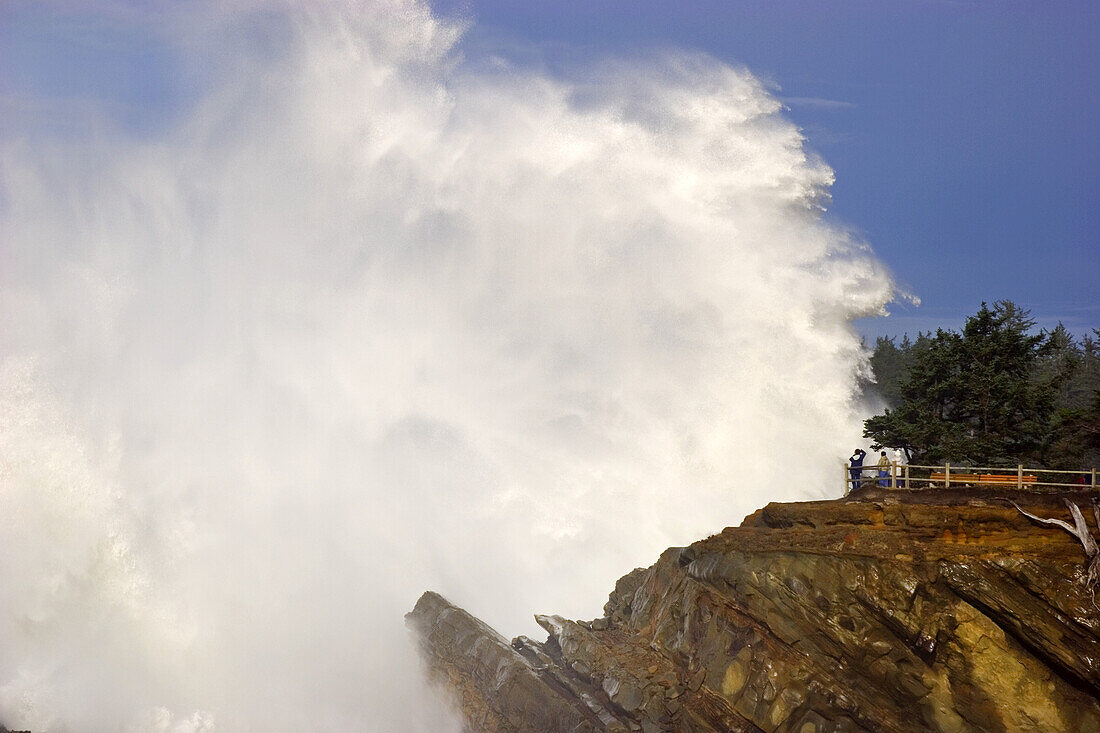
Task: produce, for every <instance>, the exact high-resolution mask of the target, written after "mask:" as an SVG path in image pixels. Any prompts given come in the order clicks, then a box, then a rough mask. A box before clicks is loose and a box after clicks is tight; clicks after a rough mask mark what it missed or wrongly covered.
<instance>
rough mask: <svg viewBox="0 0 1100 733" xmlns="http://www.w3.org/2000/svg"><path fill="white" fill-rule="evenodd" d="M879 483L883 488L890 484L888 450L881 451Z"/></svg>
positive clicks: (879, 457)
mask: <svg viewBox="0 0 1100 733" xmlns="http://www.w3.org/2000/svg"><path fill="white" fill-rule="evenodd" d="M872 447H874V446H872ZM878 485H879V488H881V489H885V488H886V487H887V486H889V485H890V459H889V458H887V457H886V451H880V452H879V456H878Z"/></svg>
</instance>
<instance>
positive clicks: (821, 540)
mask: <svg viewBox="0 0 1100 733" xmlns="http://www.w3.org/2000/svg"><path fill="white" fill-rule="evenodd" d="M998 497H1001V498H998ZM1074 498H1075V499H1076V500H1077V501H1079V502H1081V505H1082V506H1085V505H1087V503H1088V501H1089V497H1084V496H1078V497H1074ZM1009 499H1011V500H1014V501H1016V502H1017V503H1019V504H1020V505H1021V506H1022V507H1025V508H1027V509H1028V511H1031V512H1033V513H1035V514H1038V515H1041V516H1048V517H1049V516H1059V517H1061V516H1063V515H1064V514H1065V509H1064V506H1063V505H1062V504H1061V499H1062V496H1061V495H1060V496H1040V495H1034V494H1023V495H1019V494H1016V493H1014V492H1000V493H999V494H998V495H997V496H993V495H988V494H987V495H979V494H975V493H966V492H961V491H925V492H912V493H908V492H887V491H879V492H867V493H865V494H864V495H862V496H860V497H858V498H852V499H849V500H843V501H832V502H807V503H797V504H770V505H768V506H767V507H765V508H764V509H762V510H760V511H758V512H756V513H755V514H753V515H751V516H750V517H748V518H747V519H746V520H745V522H744V523H743V524H742V525H741V526H740V527H737V528H729V529H726V530H724V531H723V532H722V533H720V534H718V535H715V536H713V537H710V538H707V539H705V540H702V541H700V542H697V543H695V544H693V545H691V546H690V547H687V548H671V549H669V550H667V551H665V553H663V554H662V555H661V557H660V559H659V560H658V561H657V562H656V563H655V564H654V565H653V566H651V567H649V568H647V569H639V570H635V571H633V572H632V573H630V574H628V575H626V576H624V577H623V578H622V579H621V580H620V581H619V582H618V583H617V584H616V587H615V589H614V591H613V592H612V593H611V596H610V599H609V600H608V603H607V605H606V606H605V608H604V617H603V618H601V619H597V620H595V621H592V622H575V621H570V620H567V619H563V618H560V617H558V616H537V617H536V620H537V621H538V623H539V624H540V625H541V626H542V627H543V628H545V629H546V630H547V632H548V639H547V640H546V641H545V642H542V643H539V642H536V641H533V640H531V639H527V638H525V637H520V638H518V639H516V640H515V641H513V642H511V643H509V642H507V641H505V640H504V639H503V638H501V637H500V636H499V635H497V634H496V633H495V632H494V631H492V630H491V629H489V628H488V627H487V626H485V625H484V624H482V623H481V622H480V621H477V619H474V618H473V617H471V616H469V614H466V613H465V612H464V611H462V610H461V609H458V608H455V607H454V606H452V605H451V604H449V603H448V602H447V601H445V600H444V599H442V598H441V597H439V596H438V595H435V594H432V593H428V594H425V595H424V597H423V598H421V600H420V602H418V603H417V607H416V609H414V611H413V612H412V613H410V614H409V616H408V621H409V625H410V626H411V627H412V628H413V629H414V630H415V631H416V632H417V634H418V636H419V639H420V642H421V648H422V649H423V651H424V655H425V659H426V660H427V661H428V666H429V668H430V669H431V670H432V671H433V674H434V675H435V676H436V677H437V678H438V679H440V680H442V681H443V682H444V684H445V686H446V687H448V688H449V689H450V690H451V692H452V693H453V694H454V695H455V697H456V699H457V701H458V703H459V706H460V708H461V710H462V712H463V714H464V716H465V718H466V721H467V724H468V726H469V729H470V730H471V731H516V732H517V733H519V732H523V733H527V732H531V733H535V732H536V731H537V732H539V733H542V732H546V731H637V730H641V731H648V732H654V731H678V732H679V731H684V732H691V731H769V732H772V731H775V732H777V733H833V732H842V731H898V732H900V731H1066V732H1071V731H1072V732H1078V731H1080V732H1082V733H1086V732H1092V733H1100V611H1097V609H1096V607H1095V606H1094V605H1093V602H1092V597H1091V594H1090V593H1089V592H1088V591H1087V590H1086V589H1085V588H1084V586H1083V584H1082V583H1081V582H1080V581H1081V576H1082V573H1083V572H1084V559H1085V558H1084V552H1083V550H1082V548H1081V545H1080V544H1079V543H1077V542H1076V541H1075V540H1074V539H1073V538H1072V537H1070V536H1068V535H1067V534H1066V533H1064V532H1061V531H1060V530H1058V529H1057V528H1053V527H1047V526H1043V525H1038V524H1036V523H1034V522H1032V521H1030V520H1028V519H1027V518H1026V517H1024V516H1022V515H1021V514H1020V513H1019V512H1018V511H1017V510H1016V509H1015V508H1014V507H1013V506H1012V505H1011V504H1010V503H1009ZM1098 534H1100V533H1098Z"/></svg>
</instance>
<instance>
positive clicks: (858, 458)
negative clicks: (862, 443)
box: [848, 448, 867, 491]
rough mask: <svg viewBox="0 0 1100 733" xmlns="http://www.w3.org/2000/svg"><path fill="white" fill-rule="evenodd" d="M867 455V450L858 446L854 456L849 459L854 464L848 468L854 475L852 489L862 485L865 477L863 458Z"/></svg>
mask: <svg viewBox="0 0 1100 733" xmlns="http://www.w3.org/2000/svg"><path fill="white" fill-rule="evenodd" d="M866 457H867V451H865V450H863V449H862V448H856V452H855V453H853V454H852V457H851V458H849V459H848V462H849V463H850V464H852V467H851V468H850V469H848V472H849V473H850V474H851V475H852V488H851V489H850V490H851V491H855V490H856V489H858V488H859V487H860V486H861V485H862V479H863V459H864V458H866Z"/></svg>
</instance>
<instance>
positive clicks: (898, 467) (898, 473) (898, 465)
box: [894, 448, 909, 489]
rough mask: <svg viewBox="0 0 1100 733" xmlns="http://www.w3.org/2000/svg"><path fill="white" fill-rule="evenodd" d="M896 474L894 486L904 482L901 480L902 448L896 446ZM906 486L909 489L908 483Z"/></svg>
mask: <svg viewBox="0 0 1100 733" xmlns="http://www.w3.org/2000/svg"><path fill="white" fill-rule="evenodd" d="M894 476H895V480H894V486H901V485H902V483H903V482H902V480H901V448H894ZM904 488H906V489H908V488H909V486H908V485H906V486H905V487H904Z"/></svg>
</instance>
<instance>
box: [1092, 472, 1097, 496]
mask: <svg viewBox="0 0 1100 733" xmlns="http://www.w3.org/2000/svg"><path fill="white" fill-rule="evenodd" d="M1092 490H1093V491H1096V469H1095V468H1093V469H1092Z"/></svg>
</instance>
